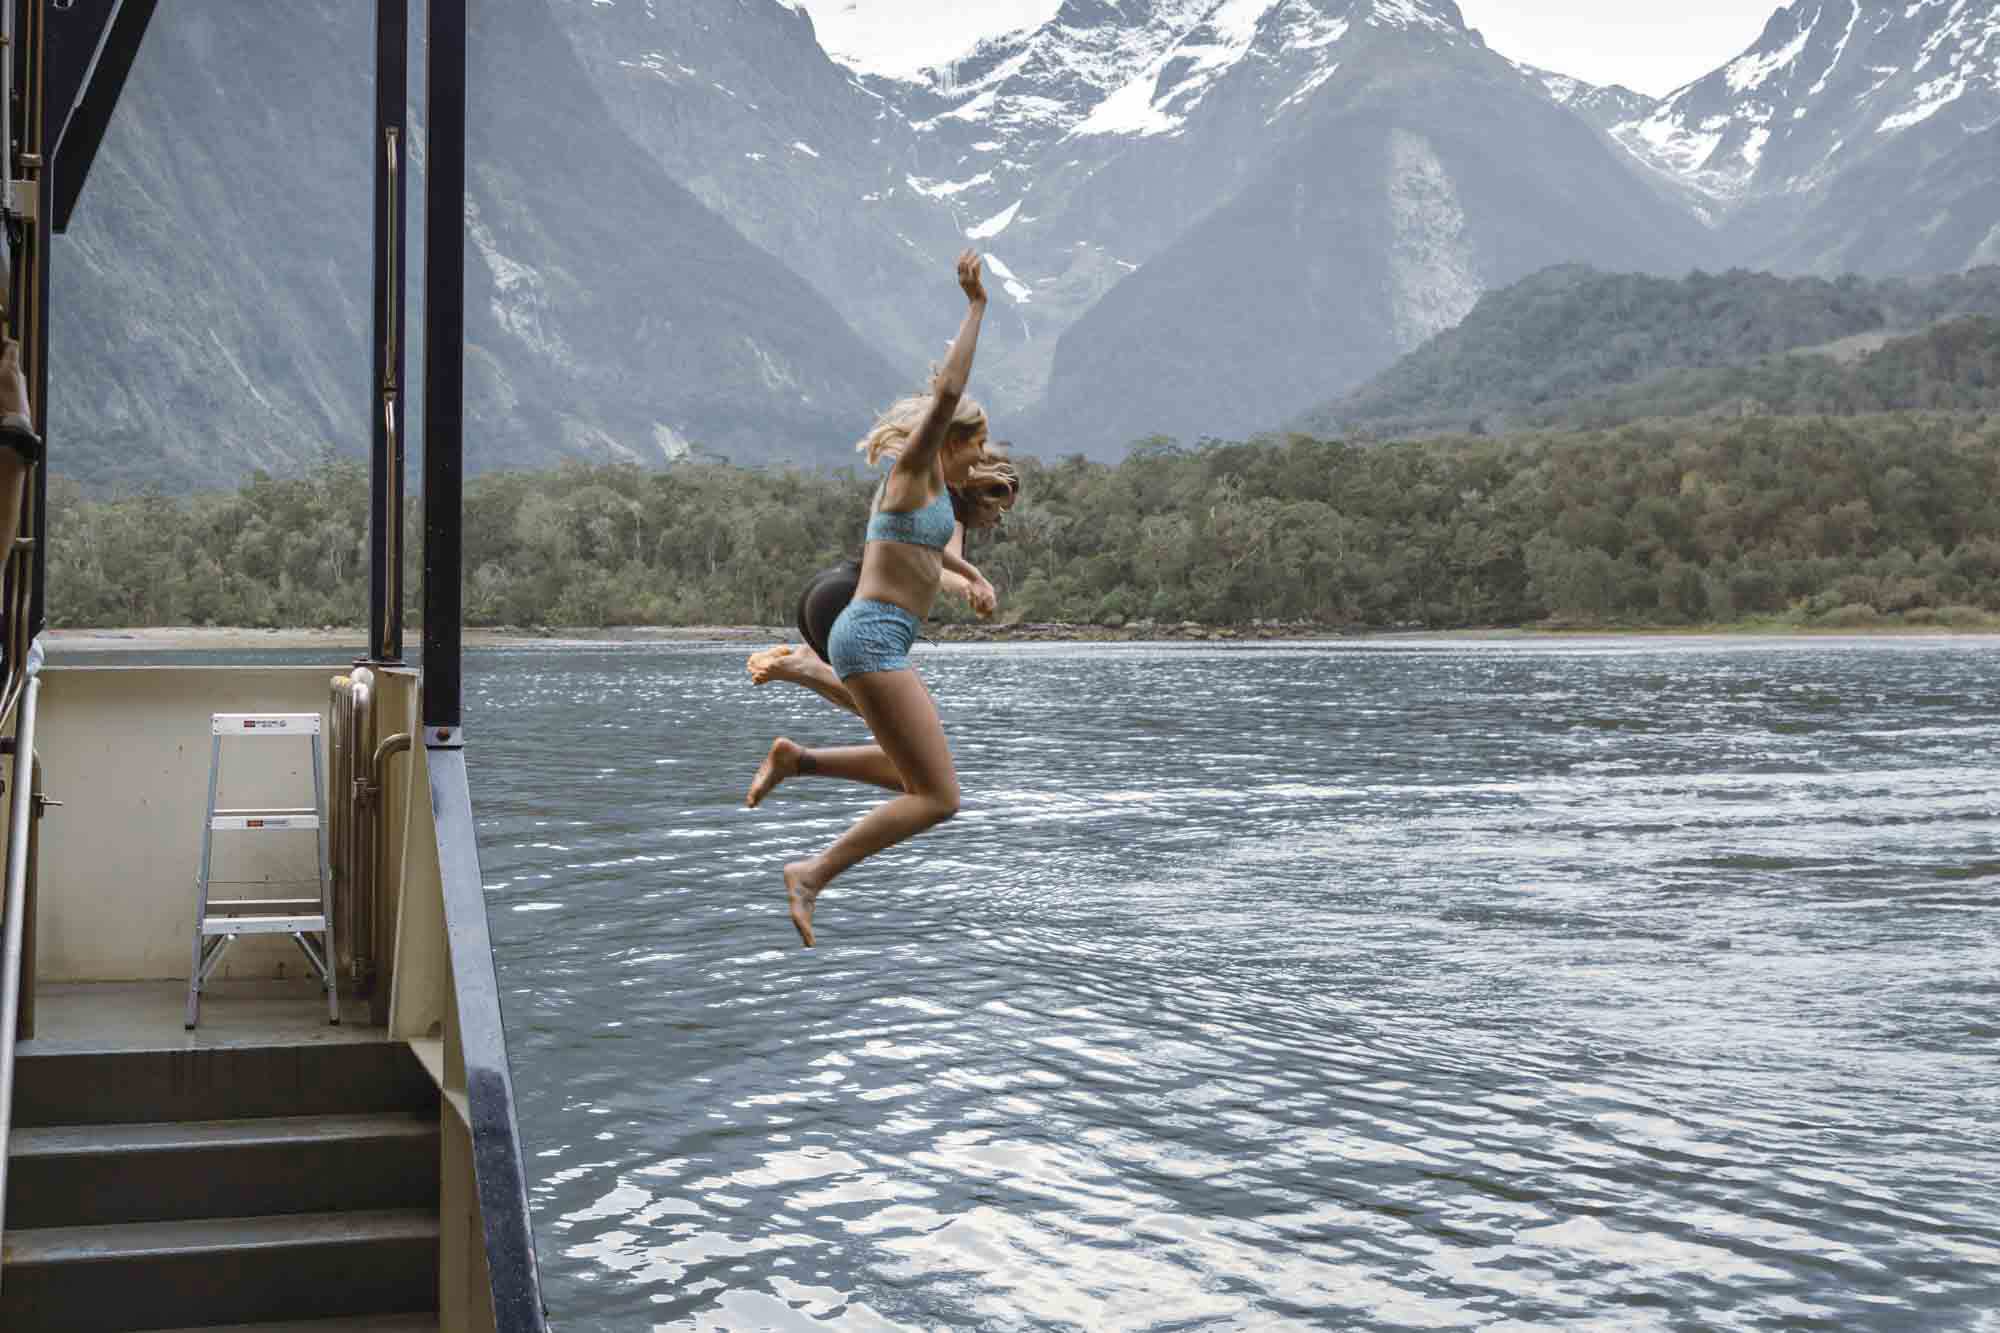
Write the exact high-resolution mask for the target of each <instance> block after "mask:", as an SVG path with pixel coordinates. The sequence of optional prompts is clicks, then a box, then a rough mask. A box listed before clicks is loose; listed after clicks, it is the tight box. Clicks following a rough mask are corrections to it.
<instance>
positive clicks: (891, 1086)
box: [467, 639, 2000, 1333]
mask: <svg viewBox="0 0 2000 1333" xmlns="http://www.w3.org/2000/svg"><path fill="white" fill-rule="evenodd" d="M743 655H744V649H743V647H742V646H740V645H736V646H727V647H725V646H720V645H715V646H710V645H674V646H643V647H581V648H579V647H535V648H524V649H519V650H511V649H510V650H500V651H485V652H479V653H475V654H472V655H470V656H469V657H468V664H467V665H468V676H467V718H468V721H469V722H471V723H472V726H471V735H472V736H473V738H474V748H473V750H472V765H473V767H472V772H473V776H474V782H475V786H474V800H475V808H476V810H477V811H478V814H479V818H480V825H481V831H482V858H483V868H484V871H485V874H486V878H487V883H488V888H489V895H490V898H489V902H490V906H491V908H492V919H493V932H494V938H495V941H496V948H497V954H498V958H497V961H498V966H499V970H500V975H501V979H502V983H503V986H504V988H505V990H506V1005H507V1011H506V1016H507V1021H508V1027H509V1035H510V1040H511V1043H512V1051H513V1058H514V1068H515V1079H516V1087H517V1090H518V1093H519V1096H520V1099H521V1108H520V1109H521V1120H522V1129H523V1133H524V1137H525V1140H526V1150H527V1161H528V1166H529V1174H530V1178H531V1188H532V1193H533V1199H534V1202H535V1207H536V1210H537V1211H536V1226H537V1232H538V1240H539V1245H540V1250H541V1256H542V1266H543V1268H542V1271H543V1277H544V1282H545V1285H546V1291H547V1296H548V1300H549V1303H550V1305H551V1307H552V1309H553V1311H554V1312H555V1314H556V1319H557V1324H558V1326H559V1327H560V1328H562V1329H564V1330H566V1331H568V1333H574V1331H577V1330H592V1331H595V1330H643V1329H653V1328H672V1329H682V1328H701V1329H723V1328H728V1329H752V1328H778V1329H794V1328H818V1327H826V1326H835V1327H840V1328H852V1329H887V1328H923V1329H932V1328H946V1327H950V1328H958V1327H978V1328H991V1329H1084V1330H1098V1329H1259V1330H1261V1329H1284V1328H1313V1329H1357V1330H1358V1329H1370V1330H1372V1329H1414V1328H1424V1329H1436V1328H1479V1329H1546V1328H1556V1327H1560V1328H1564V1329H1595V1328H1602V1329H1620V1330H1624V1329H1689V1330H1693V1329H1809V1328H1825V1329H1842V1330H1851V1329H1933V1328H1935V1329H1983V1330H1993V1329H2000V1314H1996V1308H2000V1064H1996V1058H1995V1057H1996V1054H2000V1041H1996V1038H1997V1037H2000V749H1996V741H2000V695H1996V692H1995V690H1994V678H1995V669H1994V668H1995V665H1996V656H2000V641H1995V640H1992V639H1937V640H1886V639H1884V640H1840V641H1835V640H1822V641H1810V642H1800V641H1782V642H1779V641H1755V640H1747V639H1709V640H1702V639H1685V640H1669V639H1657V640H1633V639H1620V640H1615V641H1611V640H1597V641H1567V640H1565V641H1558V642H1546V641H1450V642H1422V641H1418V642H1410V641H1401V640H1389V641H1367V642H1359V643H1354V642H1343V643H1338V644H1315V645H1296V646H1246V647H1218V646H1201V647H1177V646H1081V645H1079V646H1011V647H969V646H968V647H952V648H942V649H925V650H921V651H920V656H919V658H918V662H919V665H920V667H921V669H922V670H923V671H924V673H925V675H926V677H927V678H928V679H929V681H930V682H931V684H932V688H933V689H934V691H935V692H936V693H937V695H938V697H939V699H940V702H941V706H942V709H943V712H944V715H945V720H946V726H947V730H948V731H949V733H950V735H951V738H952V743H953V747H954V750H955V753H956V754H957V756H958V761H959V766H960V773H961V778H962V781H963V784H964V787H965V793H966V803H965V809H964V812H963V813H962V814H961V815H960V816H959V818H958V819H957V821H956V822H954V823H952V824H949V825H947V826H945V827H943V828H941V829H939V830H936V831H934V832H932V833H930V834H927V835H925V836H924V837H922V838H921V839H919V840H917V841H916V842H914V843H910V844H906V845H905V846H903V847H901V848H898V849H896V850H894V851H892V852H890V853H888V854H886V855H884V856H882V857H880V858H877V859H876V860H874V861H872V862H868V863H864V864H863V865H862V866H861V867H859V868H857V869H856V870H854V871H852V872H850V873H849V874H848V875H847V876H846V877H844V878H843V879H841V880H840V881H838V882H836V884H835V885H834V886H833V887H832V888H830V889H829V890H828V892H827V894H826V896H825V897H824V898H823V899H822V901H821V905H820V910H819V916H818V927H819V937H820V947H819V948H818V949H817V950H815V951H810V952H808V951H803V950H801V949H799V948H797V947H796V937H795V936H794V935H793V933H792V930H791V927H790V925H789V924H788V923H787V921H786V918H785V912H784V902H783V895H782V891H781V887H780V881H779V878H778V868H779V866H780V864H781V863H782V862H783V861H784V860H786V859H788V858H790V857H795V856H798V855H800V854H802V853H805V852H808V851H810V850H813V849H816V848H817V847H819V846H821V845H822V844H824V843H825V842H827V841H828V840H830V839H831V838H832V837H833V836H834V835H835V834H836V833H837V832H838V831H839V830H840V829H841V828H843V827H844V826H845V825H846V824H847V822H848V821H849V820H851V819H852V818H853V817H854V816H855V815H857V814H858V813H859V812H861V811H862V810H864V809H865V808H867V807H868V805H870V804H872V803H873V802H874V801H875V800H876V799H878V796H879V794H878V793H875V792H873V791H870V790H865V789H860V788H848V787H844V786H842V785H839V784H835V783H829V782H824V781H822V782H813V781H800V782H796V783H791V784H787V785H786V786H785V787H783V788H781V789H780V790H779V791H778V792H777V793H776V794H775V795H774V796H773V797H772V799H771V800H770V801H769V802H767V803H766V805H765V806H764V807H763V808H761V809H759V810H756V811H747V810H744V809H742V808H741V802H742V794H743V789H744V787H745V785H746V783H747V782H748V780H749V777H750V774H751V772H752V770H753V769H754V767H755V766H756V764H757V762H758V760H759V759H760V758H761V756H762V754H763V751H764V748H765V745H766V743H767V741H768V739H769V738H770V736H771V735H773V734H774V733H777V732H784V733H787V734H790V735H792V736H793V737H795V738H797V739H800V740H802V741H805V742H807V743H839V742H844V741H848V740H851V739H856V738H858V736H859V734H860V729H859V726H858V724H856V723H853V722H852V721H851V720H849V719H848V718H847V717H846V716H845V715H843V714H839V713H836V712H835V711H833V710H832V709H831V708H829V707H827V706H826V705H825V704H822V703H821V702H819V701H818V700H817V699H815V698H813V697H811V696H809V695H807V694H806V693H804V692H803V691H800V690H797V689H795V688H793V687H789V686H778V685H774V686H768V687H765V688H763V689H753V688H751V687H750V685H749V684H748V681H747V678H746V677H745V676H744V674H743V670H742V658H743Z"/></svg>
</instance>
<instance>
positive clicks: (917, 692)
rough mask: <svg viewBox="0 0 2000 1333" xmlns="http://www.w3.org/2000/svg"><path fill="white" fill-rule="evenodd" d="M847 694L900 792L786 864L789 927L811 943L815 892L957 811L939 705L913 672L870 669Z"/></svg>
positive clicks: (849, 680)
mask: <svg viewBox="0 0 2000 1333" xmlns="http://www.w3.org/2000/svg"><path fill="white" fill-rule="evenodd" d="M846 683H847V690H848V693H849V694H851V695H853V696H854V701H855V702H856V703H857V704H859V705H860V706H861V716H862V717H864V718H866V719H867V721H868V729H869V730H870V731H872V732H874V733H875V739H876V741H877V742H878V743H879V744H880V746H881V748H882V751H883V753H884V754H886V755H887V756H888V758H889V760H890V762H891V763H892V764H894V765H895V768H896V771H897V772H898V773H900V774H901V775H902V779H903V788H904V794H903V795H901V796H898V797H896V798H895V799H894V800H892V801H886V802H884V803H883V804H881V805H878V806H876V807H875V808H874V809H873V810H871V811H869V812H868V813H867V814H865V815H863V816H862V817H861V818H860V819H859V820H857V821H855V824H854V826H853V827H852V828H850V829H848V830H847V832H845V833H843V834H841V835H840V837H839V838H838V839H836V840H835V842H834V844H833V845H832V846H831V847H829V848H827V849H826V850H825V851H823V852H821V853H820V854H819V855H818V856H815V857H811V858H809V859H807V860H804V861H794V862H792V863H791V864H789V865H787V866H786V867H785V892H786V895H787V896H788V897H789V898H790V899H791V909H792V924H793V925H794V926H796V927H798V931H799V938H801V939H803V940H804V941H805V942H806V944H807V945H808V946H810V945H811V944H812V942H813V929H812V915H813V906H814V903H815V902H816V900H817V899H818V897H819V893H820V890H821V889H823V888H825V887H826V886H827V884H828V883H829V882H831V881H832V879H833V878H834V877H835V876H836V875H838V874H840V873H841V872H842V871H844V870H846V869H847V868H848V867H849V866H852V865H853V864H854V863H855V862H857V861H860V860H861V859H863V858H864V857H868V856H872V855H874V854H875V853H876V852H879V851H881V850H882V849H884V848H885V847H893V846H895V845H896V844H897V843H899V842H902V841H903V840H904V839H906V838H911V837H914V836H915V835H917V834H919V833H922V832H923V831H924V830H925V829H927V828H933V827H935V826H936V825H938V824H941V823H943V822H944V821H945V820H947V819H950V818H951V817H952V816H953V815H955V814H957V813H958V802H959V792H958V772H957V770H956V769H955V768H954V767H953V766H952V762H951V746H950V744H949V743H947V742H946V740H945V735H944V724H943V723H942V722H940V721H939V720H938V714H937V705H936V704H934V703H933V702H932V701H931V695H930V691H929V690H927V689H925V688H924V682H923V680H922V679H921V678H920V677H919V676H918V675H917V673H916V672H915V671H911V670H907V669H906V670H902V671H869V672H863V673H862V674H860V675H856V676H850V677H848V678H847V682H846Z"/></svg>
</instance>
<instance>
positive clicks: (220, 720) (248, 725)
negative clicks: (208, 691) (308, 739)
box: [209, 713, 319, 736]
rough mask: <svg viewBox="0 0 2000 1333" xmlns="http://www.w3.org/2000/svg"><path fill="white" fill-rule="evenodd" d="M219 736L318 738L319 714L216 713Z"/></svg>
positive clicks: (212, 717)
mask: <svg viewBox="0 0 2000 1333" xmlns="http://www.w3.org/2000/svg"><path fill="white" fill-rule="evenodd" d="M209 722H210V726H211V727H213V729H214V734H215V735H217V736H317V735H319V714H318V713H214V714H211V715H210V718H209Z"/></svg>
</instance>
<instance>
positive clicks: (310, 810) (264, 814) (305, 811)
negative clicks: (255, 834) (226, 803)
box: [215, 805, 319, 819]
mask: <svg viewBox="0 0 2000 1333" xmlns="http://www.w3.org/2000/svg"><path fill="white" fill-rule="evenodd" d="M215 813H216V814H218V815H249V816H251V817H252V818H255V819H268V818H270V817H272V816H273V815H316V814H318V813H319V811H318V810H317V809H315V808H314V807H312V806H310V805H298V806H291V807H289V808H287V809H283V810H217V811H216V812H215Z"/></svg>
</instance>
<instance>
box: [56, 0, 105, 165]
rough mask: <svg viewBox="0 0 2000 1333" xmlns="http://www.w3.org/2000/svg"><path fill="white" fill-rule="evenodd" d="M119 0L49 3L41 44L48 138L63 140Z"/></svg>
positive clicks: (102, 47) (74, 0) (101, 48)
mask: <svg viewBox="0 0 2000 1333" xmlns="http://www.w3.org/2000/svg"><path fill="white" fill-rule="evenodd" d="M118 5H119V0H71V3H70V4H69V6H68V7H67V8H64V9H57V8H55V7H54V6H50V7H49V9H48V11H47V13H46V14H45V16H44V21H45V22H46V23H47V24H48V25H49V30H48V35H47V37H46V39H45V40H44V41H43V43H42V77H43V78H45V79H46V80H47V81H48V85H49V136H48V137H49V141H50V142H51V143H58V144H59V143H61V142H62V132H63V126H65V125H67V124H69V117H70V113H71V112H72V111H74V110H75V109H76V103H77V99H78V98H79V97H80V96H81V95H82V93H83V88H84V85H85V84H86V83H87V82H89V79H90V67H91V66H92V65H94V64H96V63H97V53H98V52H99V51H101V50H103V49H104V34H105V33H107V32H109V31H110V30H111V19H112V16H113V15H115V14H117V12H118Z"/></svg>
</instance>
